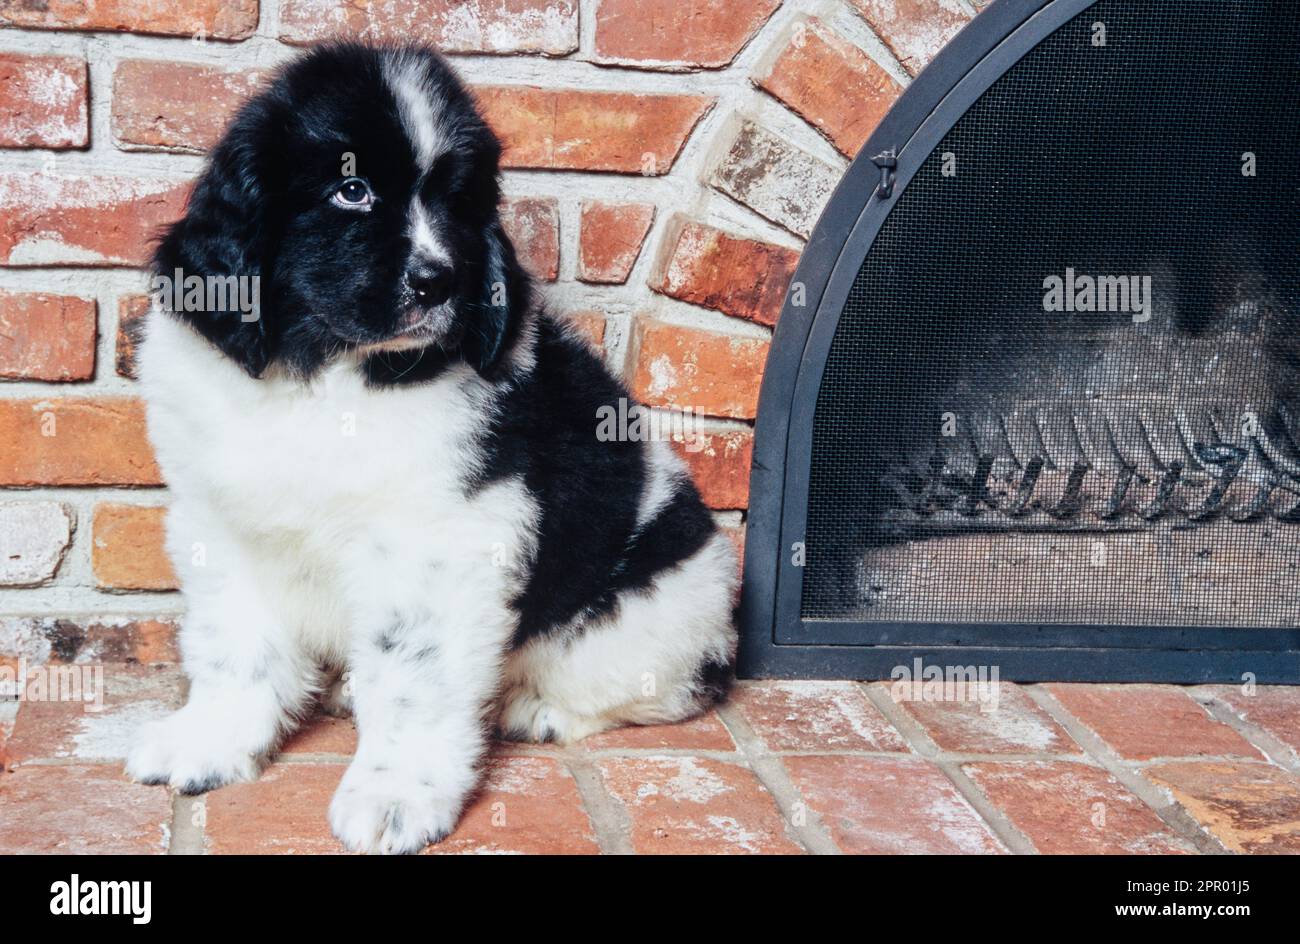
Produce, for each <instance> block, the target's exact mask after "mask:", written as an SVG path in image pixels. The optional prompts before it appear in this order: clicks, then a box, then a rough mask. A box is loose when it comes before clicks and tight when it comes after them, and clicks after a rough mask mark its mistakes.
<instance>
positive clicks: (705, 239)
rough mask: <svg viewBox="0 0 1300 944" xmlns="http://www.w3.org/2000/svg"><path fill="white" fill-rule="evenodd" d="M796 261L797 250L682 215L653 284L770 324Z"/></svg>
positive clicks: (670, 293)
mask: <svg viewBox="0 0 1300 944" xmlns="http://www.w3.org/2000/svg"><path fill="white" fill-rule="evenodd" d="M798 264H799V253H798V252H797V251H795V250H794V249H787V248H786V247H784V246H777V245H774V244H772V243H765V242H761V241H759V240H757V239H746V238H744V237H741V236H733V235H731V234H730V233H725V232H723V231H722V230H720V229H715V228H714V227H712V226H708V225H706V224H704V223H698V222H696V221H694V220H690V219H686V218H684V217H681V216H678V217H676V218H674V219H672V220H670V221H669V224H668V229H667V232H666V234H665V238H664V243H663V248H662V249H661V251H660V255H659V260H658V265H656V267H655V272H654V274H653V275H652V277H651V280H650V287H651V288H652V289H654V290H655V291H656V292H661V293H663V294H664V295H668V296H671V297H672V298H678V299H681V300H682V301H684V302H690V303H692V304H694V305H702V306H704V307H705V308H713V309H716V310H718V311H721V312H723V313H724V314H728V315H731V316H732V317H735V318H745V319H747V320H749V321H755V322H757V323H758V324H761V325H767V326H769V327H770V326H771V325H774V324H776V319H777V317H778V316H779V315H780V314H781V303H782V301H783V300H784V299H785V290H786V287H787V286H788V285H789V284H790V279H791V277H792V276H793V275H794V270H795V267H796V266H797V265H798Z"/></svg>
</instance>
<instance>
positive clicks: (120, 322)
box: [116, 295, 150, 380]
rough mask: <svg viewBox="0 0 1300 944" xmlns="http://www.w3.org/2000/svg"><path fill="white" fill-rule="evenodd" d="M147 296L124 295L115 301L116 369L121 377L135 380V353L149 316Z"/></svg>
mask: <svg viewBox="0 0 1300 944" xmlns="http://www.w3.org/2000/svg"><path fill="white" fill-rule="evenodd" d="M149 306H150V300H149V296H148V295H124V296H123V297H121V298H119V299H118V300H117V341H116V352H117V353H116V367H117V372H118V374H119V375H120V376H122V377H129V378H130V379H132V380H134V379H135V378H136V376H137V375H136V363H135V352H136V348H137V347H138V346H139V344H140V341H141V340H143V338H144V319H145V316H146V315H147V314H149Z"/></svg>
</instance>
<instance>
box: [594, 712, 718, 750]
mask: <svg viewBox="0 0 1300 944" xmlns="http://www.w3.org/2000/svg"><path fill="white" fill-rule="evenodd" d="M582 746H583V747H585V748H586V749H587V750H589V751H606V750H656V751H734V750H735V749H736V743H735V741H733V740H732V739H731V734H730V733H728V731H727V729H726V726H725V725H723V723H722V721H721V719H719V718H718V713H717V712H716V711H709V712H707V713H705V714H703V715H700V716H699V717H698V718H692V719H691V720H689V721H682V722H679V723H677V724H646V725H642V724H633V725H628V726H627V727H625V728H615V729H614V730H613V731H606V732H605V733H603V734H597V735H595V736H593V737H589V738H587V739H586V740H584V741H583V742H582Z"/></svg>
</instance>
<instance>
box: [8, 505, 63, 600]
mask: <svg viewBox="0 0 1300 944" xmlns="http://www.w3.org/2000/svg"><path fill="white" fill-rule="evenodd" d="M71 542H72V515H71V514H69V513H68V509H67V506H65V505H63V504H62V503H60V502H52V501H6V502H0V587H35V586H38V585H39V584H42V583H45V582H46V581H48V580H52V579H53V578H54V575H55V574H56V573H58V570H59V565H60V564H61V563H63V555H64V554H65V553H66V552H67V550H68V545H69V544H70V543H71Z"/></svg>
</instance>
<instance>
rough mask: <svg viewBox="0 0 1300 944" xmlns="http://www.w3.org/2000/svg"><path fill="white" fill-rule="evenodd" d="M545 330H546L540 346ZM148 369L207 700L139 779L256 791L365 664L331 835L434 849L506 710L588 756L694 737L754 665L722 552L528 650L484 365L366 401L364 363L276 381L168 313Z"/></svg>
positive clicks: (523, 539)
mask: <svg viewBox="0 0 1300 944" xmlns="http://www.w3.org/2000/svg"><path fill="white" fill-rule="evenodd" d="M534 336H535V332H534V329H533V326H532V325H531V324H530V325H528V326H527V328H526V330H525V331H524V332H522V335H521V337H522V338H523V340H524V343H523V346H524V347H530V344H529V342H530V341H531V339H532V338H533V337H534ZM519 357H520V358H522V359H523V360H524V362H527V361H528V360H529V359H531V357H532V352H531V350H529V351H526V352H522V353H521V354H520V355H519ZM140 373H141V381H142V385H143V390H144V394H145V397H146V400H147V403H148V412H149V429H150V433H151V436H152V438H153V442H154V444H155V447H156V449H157V454H158V457H159V460H160V463H161V465H162V467H163V470H164V472H165V474H166V478H167V481H168V483H169V484H170V485H171V487H172V490H173V493H174V504H173V506H172V508H171V511H170V514H169V517H168V533H167V541H168V550H169V553H170V555H171V557H172V560H173V561H174V562H175V565H176V569H177V572H178V574H179V576H180V578H181V583H182V586H183V592H184V596H185V600H186V603H187V606H188V615H187V619H186V621H185V626H184V629H183V630H182V633H181V646H182V653H183V657H184V662H185V668H186V671H187V673H188V674H189V676H190V678H191V680H192V686H191V692H190V698H189V702H188V704H187V705H186V706H185V707H184V708H183V709H181V710H180V711H179V712H177V713H176V714H175V715H173V716H171V717H170V718H167V719H165V720H164V721H162V722H159V723H157V724H156V725H155V726H154V727H152V728H150V729H148V730H146V731H145V732H144V733H143V734H142V736H141V739H140V742H139V744H138V746H137V747H136V748H135V750H134V751H133V752H132V753H131V754H130V757H129V759H128V765H127V769H128V771H129V773H131V774H132V775H133V776H135V777H136V778H138V779H142V780H146V781H151V782H168V783H170V784H172V785H173V786H175V787H177V788H187V787H188V788H190V789H199V788H203V787H210V786H215V785H219V784H221V783H224V782H228V781H232V780H243V779H249V778H251V777H254V776H256V774H257V771H258V767H259V765H260V762H261V761H262V759H263V758H264V757H265V756H266V755H267V754H268V753H269V752H270V751H272V750H273V749H274V748H275V746H276V744H277V742H278V740H279V738H280V737H281V736H282V735H283V733H284V732H285V731H286V730H287V729H288V728H289V727H291V726H292V724H293V723H294V721H295V719H296V718H297V717H298V716H300V715H301V713H302V712H303V711H304V710H305V709H306V708H307V706H308V705H309V703H310V700H311V698H312V696H313V695H314V694H315V693H316V692H318V691H319V690H320V689H322V688H324V687H326V686H327V685H328V682H329V679H327V678H325V677H323V676H322V674H321V666H322V665H327V666H334V667H337V668H338V669H346V670H347V672H348V673H349V674H348V676H347V679H348V685H347V687H348V688H350V689H351V693H350V694H351V700H352V704H353V708H354V711H355V715H356V720H357V724H358V728H359V731H360V741H359V746H358V749H357V753H356V757H355V758H354V760H353V762H352V764H351V765H350V767H349V768H348V771H347V773H346V775H345V776H344V778H343V781H342V783H341V785H340V787H339V789H338V792H337V793H336V795H335V797H334V801H333V803H332V805H331V809H330V821H331V824H332V826H333V829H334V832H335V834H336V835H337V836H338V837H339V838H340V839H341V840H342V841H343V842H344V843H345V844H346V845H348V846H349V847H350V848H354V849H360V850H369V851H383V852H406V851H414V850H416V849H418V848H420V847H421V846H422V845H423V844H424V843H425V842H426V841H428V840H429V839H435V840H436V839H437V838H440V837H441V836H442V835H445V834H446V833H447V832H449V831H450V830H451V829H452V827H453V826H454V825H455V822H456V819H457V817H458V816H459V814H460V812H461V808H462V805H463V803H464V801H465V798H466V796H467V795H468V794H469V793H470V791H471V790H472V789H473V787H474V785H475V782H476V778H477V768H478V765H479V762H480V760H481V758H482V756H483V753H484V751H485V745H486V738H485V733H484V715H485V713H489V714H490V713H491V712H493V711H494V710H499V711H501V712H502V713H503V720H505V721H509V722H512V723H514V725H515V726H516V727H517V728H519V729H520V730H524V731H528V732H533V733H536V734H537V735H538V736H541V735H542V734H543V733H552V734H555V735H557V736H559V737H560V738H561V739H565V740H568V739H573V738H578V737H583V736H585V735H586V734H589V733H592V732H594V731H598V730H603V729H604V728H608V727H612V726H614V725H616V724H621V723H628V722H634V723H644V722H654V721H672V720H677V719H680V718H683V717H686V716H687V715H689V714H691V713H693V712H694V711H695V710H697V707H698V706H697V705H696V704H695V703H694V702H692V701H691V691H692V689H691V680H692V676H693V673H694V672H695V671H696V670H697V668H698V665H699V662H700V658H701V654H702V653H709V654H712V655H714V656H715V657H717V658H718V659H720V660H725V659H727V658H729V657H730V655H731V651H732V648H733V646H734V633H733V631H732V629H731V626H730V606H731V600H732V591H733V590H734V585H735V580H736V570H735V560H734V555H733V552H732V549H731V547H730V544H729V542H728V541H727V539H726V538H725V537H724V536H722V535H717V536H715V538H714V539H713V540H712V541H711V542H710V543H709V544H707V545H706V546H705V547H704V548H702V549H701V550H700V551H699V552H698V553H697V554H696V555H695V556H694V557H693V558H692V559H690V560H689V561H687V562H685V563H684V564H683V565H681V566H679V567H677V568H675V569H673V570H672V571H669V572H666V573H664V574H662V575H660V577H659V579H658V580H657V581H656V583H655V585H654V586H653V587H652V588H650V589H649V590H647V591H644V592H640V593H632V594H627V595H625V598H624V599H623V600H621V601H620V606H619V607H618V609H617V610H616V612H615V613H614V614H613V615H611V616H608V617H605V618H603V619H601V620H599V621H596V622H593V623H592V624H591V625H589V626H586V627H583V629H584V631H583V632H582V633H580V634H577V633H573V632H571V631H570V632H560V633H558V634H555V635H553V636H550V637H546V638H542V639H538V640H535V641H533V642H531V643H529V644H528V645H526V646H525V647H523V648H522V649H520V650H518V651H516V652H513V653H510V650H509V640H510V638H511V636H512V634H513V632H514V630H515V624H516V618H515V613H514V611H513V610H512V609H511V607H510V606H509V605H508V602H509V600H510V599H511V597H512V596H513V595H514V593H515V592H517V590H518V589H519V585H520V580H521V570H520V565H521V564H522V563H524V562H527V561H528V560H529V559H530V556H531V555H532V554H533V553H534V551H535V546H534V543H533V534H534V533H535V526H536V518H537V509H536V508H535V507H534V504H533V502H532V501H531V500H530V497H529V494H528V492H527V491H526V489H524V488H523V486H522V484H521V483H520V482H518V481H517V480H505V481H502V482H499V483H498V484H495V485H493V486H491V487H489V488H486V489H483V490H481V491H479V492H477V493H476V494H474V495H473V496H472V497H466V495H465V492H464V489H463V487H462V485H463V482H464V480H465V478H466V475H467V473H469V472H470V471H471V466H472V464H473V463H474V462H475V461H476V459H475V455H476V454H475V452H474V450H473V449H470V448H467V440H468V438H469V437H470V436H471V434H472V433H474V431H475V430H477V429H478V428H479V427H480V425H481V424H483V423H484V422H485V421H486V419H487V417H488V416H489V415H490V409H491V388H490V387H489V386H488V385H487V384H486V383H485V382H484V381H482V380H481V379H480V378H479V377H478V376H477V375H476V374H474V373H473V371H472V370H470V369H469V368H468V367H464V366H459V367H453V368H451V369H449V370H447V371H446V372H444V373H443V374H442V375H440V376H439V377H438V379H436V380H434V381H431V382H430V383H427V384H416V385H412V386H409V387H397V388H390V389H375V388H370V387H367V386H366V385H365V384H364V383H363V380H362V375H361V372H360V371H359V370H358V369H357V362H356V361H355V360H351V359H349V358H344V359H342V360H340V361H338V362H336V363H334V364H332V365H330V366H328V367H326V368H324V369H323V370H322V371H321V372H320V373H319V374H318V375H317V376H316V377H315V378H314V379H312V380H311V381H310V382H303V381H300V380H297V379H293V378H291V377H289V376H286V375H285V374H283V373H281V372H279V371H278V369H276V368H274V367H273V368H272V369H271V370H269V371H268V372H267V374H266V375H265V376H264V377H263V378H262V379H259V380H253V379H251V378H249V377H248V376H247V375H246V374H244V373H243V372H242V371H241V370H239V368H238V367H236V366H235V365H234V364H233V363H231V362H230V361H228V360H227V359H226V358H225V357H224V356H222V355H221V354H220V353H219V352H218V351H217V350H216V349H215V348H214V347H212V346H211V345H210V344H209V343H208V342H206V341H204V340H203V339H201V338H200V337H199V336H198V335H197V334H196V333H195V332H194V331H192V330H191V329H190V328H189V327H187V326H185V325H183V324H182V323H180V322H179V321H177V320H176V319H174V318H172V317H170V316H167V315H164V314H162V313H159V312H155V313H153V314H151V316H150V318H149V324H148V326H147V332H146V338H145V340H144V342H143V344H142V345H141V350H140ZM594 422H595V418H594V417H593V424H594ZM653 455H654V461H653V463H652V470H653V471H652V474H651V476H650V478H649V482H648V485H647V493H646V496H645V497H644V499H643V508H644V509H645V511H646V512H647V514H648V513H649V512H650V511H652V510H653V507H656V506H658V505H659V504H661V503H662V502H663V501H664V500H665V499H666V497H667V494H668V492H669V490H670V488H671V483H672V481H673V480H675V479H676V478H677V477H678V476H680V475H683V474H684V472H682V470H681V468H680V462H679V460H678V459H677V457H676V456H675V455H674V454H673V453H672V451H671V450H668V449H666V448H664V449H658V448H656V450H655V451H654V453H653ZM386 646H387V648H385V647H386ZM503 693H504V694H505V698H504V699H502V698H501V697H500V696H501V695H502V694H503ZM336 694H338V693H336ZM336 700H337V699H336ZM503 701H504V706H502V702H503ZM494 706H495V707H494Z"/></svg>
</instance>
